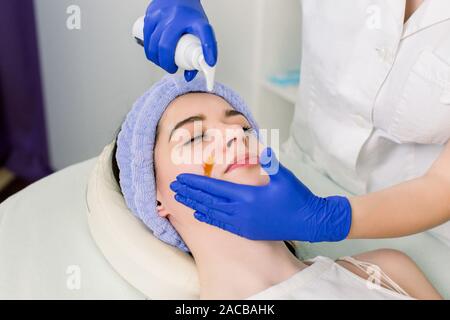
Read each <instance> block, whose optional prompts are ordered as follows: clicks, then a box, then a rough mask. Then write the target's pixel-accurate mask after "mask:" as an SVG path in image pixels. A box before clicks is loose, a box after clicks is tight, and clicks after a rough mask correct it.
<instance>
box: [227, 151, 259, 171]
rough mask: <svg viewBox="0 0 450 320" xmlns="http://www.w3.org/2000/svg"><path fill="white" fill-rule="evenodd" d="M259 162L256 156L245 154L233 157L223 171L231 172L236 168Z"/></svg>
mask: <svg viewBox="0 0 450 320" xmlns="http://www.w3.org/2000/svg"><path fill="white" fill-rule="evenodd" d="M257 164H259V161H258V157H257V156H252V155H249V154H246V155H245V156H244V157H240V158H238V159H235V160H234V161H233V162H232V163H230V164H229V165H228V166H227V168H226V169H225V173H228V172H231V171H233V170H234V169H237V168H243V167H249V166H254V165H257Z"/></svg>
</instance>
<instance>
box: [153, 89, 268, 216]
mask: <svg viewBox="0 0 450 320" xmlns="http://www.w3.org/2000/svg"><path fill="white" fill-rule="evenodd" d="M261 150H262V148H261V146H260V145H259V143H258V141H257V138H256V135H255V132H254V130H253V128H251V125H250V123H249V122H248V121H247V119H246V118H245V117H244V116H243V115H242V114H240V113H238V112H236V111H235V110H234V109H233V108H232V107H231V106H230V105H229V104H228V102H226V101H225V100H224V99H222V98H220V97H218V96H216V95H213V94H208V93H189V94H186V95H183V96H180V97H178V98H177V99H175V100H174V101H172V103H171V104H170V105H169V107H168V108H167V109H166V111H165V113H164V114H163V116H162V117H161V120H160V121H159V125H158V137H157V141H156V145H155V154H154V159H155V171H156V186H157V199H158V201H160V202H161V203H162V205H161V206H160V207H158V212H159V214H160V216H165V217H167V218H169V220H170V221H171V222H172V223H176V222H182V223H193V222H194V221H197V220H196V219H195V218H194V217H193V215H192V213H193V212H194V211H193V210H192V209H191V208H188V207H186V206H184V205H183V204H181V203H179V202H177V201H176V200H175V199H174V195H175V193H174V192H173V191H172V190H171V189H170V188H169V185H170V183H171V182H172V181H174V180H176V177H177V175H179V174H180V173H194V174H200V175H205V174H207V172H205V168H206V170H208V169H207V166H205V163H208V162H209V163H210V162H211V161H213V163H214V165H213V166H212V169H211V173H210V176H211V177H213V178H216V179H221V180H226V181H230V182H235V183H242V184H249V185H264V184H267V183H268V182H269V178H268V176H267V175H264V174H262V170H261V167H260V165H259V162H258V155H259V154H260V152H261ZM208 175H209V174H208Z"/></svg>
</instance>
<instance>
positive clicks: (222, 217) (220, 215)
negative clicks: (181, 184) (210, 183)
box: [175, 194, 233, 223]
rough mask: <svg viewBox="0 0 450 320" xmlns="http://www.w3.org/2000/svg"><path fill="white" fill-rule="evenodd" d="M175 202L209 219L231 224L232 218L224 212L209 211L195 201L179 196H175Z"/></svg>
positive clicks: (209, 209)
mask: <svg viewBox="0 0 450 320" xmlns="http://www.w3.org/2000/svg"><path fill="white" fill-rule="evenodd" d="M175 200H177V201H178V202H180V203H182V204H184V205H185V206H187V207H189V208H191V209H194V210H195V211H200V212H201V213H203V214H204V215H207V216H208V217H209V218H213V219H215V220H218V221H221V222H223V223H230V222H232V220H233V219H232V218H231V216H230V215H228V214H227V213H225V212H221V211H219V210H216V209H211V208H209V207H207V206H205V205H203V204H201V203H199V202H197V201H195V200H192V199H189V198H185V197H183V196H181V195H179V194H176V195H175Z"/></svg>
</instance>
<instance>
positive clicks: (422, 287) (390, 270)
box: [338, 249, 442, 299]
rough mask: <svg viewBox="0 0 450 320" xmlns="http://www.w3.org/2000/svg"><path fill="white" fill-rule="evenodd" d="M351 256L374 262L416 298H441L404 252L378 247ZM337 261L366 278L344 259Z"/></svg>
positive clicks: (364, 274) (365, 276)
mask: <svg viewBox="0 0 450 320" xmlns="http://www.w3.org/2000/svg"><path fill="white" fill-rule="evenodd" d="M353 258H355V259H357V260H360V261H364V262H369V263H372V264H375V265H377V266H379V267H380V268H381V270H383V271H384V272H385V273H386V274H387V275H388V276H389V277H390V278H391V279H392V280H393V281H395V282H396V283H397V284H398V285H399V286H400V287H401V288H403V290H405V291H406V292H407V293H408V294H409V295H410V296H412V297H414V298H416V299H442V297H441V295H440V294H439V292H438V291H437V290H436V289H435V288H434V287H433V286H432V284H431V283H430V282H429V281H428V279H427V278H426V276H425V274H424V273H423V272H422V270H420V268H419V267H418V266H417V264H416V263H415V262H414V260H412V259H411V258H410V257H409V256H408V255H406V254H405V253H403V252H401V251H398V250H394V249H378V250H374V251H368V252H364V253H360V254H357V255H354V256H353ZM338 263H339V264H340V265H341V266H343V267H344V268H346V269H348V270H349V271H351V272H353V273H355V274H356V275H358V276H360V277H362V278H364V279H367V278H368V275H367V274H366V273H364V272H363V271H361V270H360V269H358V268H357V267H355V266H354V265H352V264H351V263H348V262H345V261H338Z"/></svg>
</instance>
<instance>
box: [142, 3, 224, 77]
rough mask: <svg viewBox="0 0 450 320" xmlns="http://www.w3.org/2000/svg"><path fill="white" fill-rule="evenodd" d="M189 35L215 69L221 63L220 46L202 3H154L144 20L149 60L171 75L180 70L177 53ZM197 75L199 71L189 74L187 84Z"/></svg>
mask: <svg viewBox="0 0 450 320" xmlns="http://www.w3.org/2000/svg"><path fill="white" fill-rule="evenodd" d="M185 33H190V34H193V35H195V36H197V37H198V38H199V39H200V41H201V43H202V47H203V56H204V57H205V61H206V63H208V64H209V65H210V66H211V67H212V66H214V65H215V64H216V62H217V43H216V38H215V35H214V30H213V28H212V27H211V25H210V24H209V22H208V18H207V17H206V14H205V11H204V10H203V7H202V5H201V3H200V0H153V1H152V2H151V3H150V5H149V6H148V8H147V13H146V15H145V20H144V48H145V54H146V56H147V59H149V60H150V61H152V62H154V63H155V64H157V65H158V66H160V67H161V68H163V69H164V70H166V71H167V72H169V73H175V72H177V70H178V67H177V65H176V64H175V49H176V46H177V43H178V40H179V39H180V38H181V36H182V35H183V34H185ZM196 75H197V71H196V70H188V71H185V73H184V77H185V79H186V81H191V80H192V79H194V78H195V76H196Z"/></svg>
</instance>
